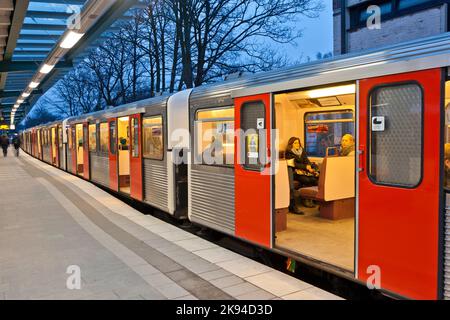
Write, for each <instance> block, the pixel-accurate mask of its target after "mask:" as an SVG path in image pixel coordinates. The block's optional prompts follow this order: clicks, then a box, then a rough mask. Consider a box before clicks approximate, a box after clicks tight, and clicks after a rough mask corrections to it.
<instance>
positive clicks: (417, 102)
mask: <svg viewBox="0 0 450 320" xmlns="http://www.w3.org/2000/svg"><path fill="white" fill-rule="evenodd" d="M422 103H423V102H422V90H421V88H420V87H419V85H417V84H402V85H392V86H384V87H379V88H376V89H375V90H374V91H373V93H372V94H371V97H370V119H369V121H371V126H370V131H371V133H370V144H369V145H370V151H369V156H370V158H369V173H370V176H371V178H372V179H373V180H374V182H377V183H382V184H391V185H399V186H406V187H414V186H416V185H417V184H418V183H419V182H420V180H421V175H422Z"/></svg>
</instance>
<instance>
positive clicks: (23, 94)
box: [22, 92, 30, 98]
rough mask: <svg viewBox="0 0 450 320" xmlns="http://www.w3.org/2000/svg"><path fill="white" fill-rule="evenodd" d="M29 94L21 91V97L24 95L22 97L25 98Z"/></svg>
mask: <svg viewBox="0 0 450 320" xmlns="http://www.w3.org/2000/svg"><path fill="white" fill-rule="evenodd" d="M29 96H30V93H27V92H24V93H22V97H24V98H27V97H29Z"/></svg>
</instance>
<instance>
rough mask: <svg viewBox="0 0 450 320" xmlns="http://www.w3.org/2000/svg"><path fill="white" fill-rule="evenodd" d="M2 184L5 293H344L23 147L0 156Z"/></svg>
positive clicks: (0, 254) (250, 296) (0, 291)
mask: <svg viewBox="0 0 450 320" xmlns="http://www.w3.org/2000/svg"><path fill="white" fill-rule="evenodd" d="M0 188H1V189H0V190H1V191H0V195H1V197H0V199H1V203H0V299H51V300H54V299H58V300H59V299H102V300H103V299H105V300H111V299H133V300H134V299H150V300H159V299H185V300H197V299H200V300H210V299H214V300H216V299H220V300H228V299H246V300H269V299H299V300H306V299H307V300H319V299H341V298H340V297H338V296H336V295H333V294H330V293H328V292H326V291H323V290H321V289H319V288H316V287H314V286H312V285H310V284H308V283H306V282H303V281H301V280H298V279H296V278H294V277H291V276H289V275H287V274H284V273H282V272H279V271H277V270H274V269H272V268H269V267H268V266H265V265H263V264H260V263H258V262H255V261H253V260H251V259H248V258H246V257H243V256H241V255H239V254H237V253H234V252H232V251H230V250H227V249H225V248H222V247H219V246H217V245H216V244H214V243H211V242H208V241H206V240H204V239H202V238H199V237H197V236H196V235H193V234H191V233H189V232H186V231H184V230H182V229H179V228H177V227H176V226H173V225H171V224H167V223H166V222H164V221H162V220H160V219H157V218H155V217H153V216H151V215H144V214H143V213H141V212H139V211H137V210H135V209H133V208H131V207H130V206H128V205H127V204H125V203H124V202H122V201H120V200H119V199H117V198H115V197H114V196H112V195H110V194H108V193H107V192H105V191H103V190H102V189H100V188H98V187H96V186H95V185H93V184H91V183H89V182H87V181H85V180H82V179H80V178H78V177H75V176H73V175H71V174H68V173H65V172H63V171H61V170H59V169H57V168H54V167H52V166H50V165H48V164H45V163H43V162H41V161H39V160H36V159H34V158H32V157H31V156H29V155H27V154H25V153H24V152H21V154H20V156H19V157H18V158H16V157H14V156H13V154H12V150H11V149H10V152H9V155H8V157H6V158H3V157H2V158H0ZM70 266H72V268H73V266H75V267H76V268H78V269H77V270H79V275H80V276H81V283H80V287H79V289H76V288H75V289H73V287H72V289H69V287H70V285H69V286H68V282H70V281H71V280H73V275H74V273H72V271H70V270H73V269H71V267H70Z"/></svg>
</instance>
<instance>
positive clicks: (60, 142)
mask: <svg viewBox="0 0 450 320" xmlns="http://www.w3.org/2000/svg"><path fill="white" fill-rule="evenodd" d="M63 146H64V144H63V129H62V126H58V160H57V162H56V165H57V166H58V167H59V168H63V167H64V166H63V162H64V161H63V158H64V150H63Z"/></svg>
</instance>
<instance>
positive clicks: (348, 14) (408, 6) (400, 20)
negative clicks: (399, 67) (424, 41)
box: [333, 0, 450, 55]
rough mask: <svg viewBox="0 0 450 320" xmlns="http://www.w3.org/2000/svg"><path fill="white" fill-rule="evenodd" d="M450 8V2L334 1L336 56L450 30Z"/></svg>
mask: <svg viewBox="0 0 450 320" xmlns="http://www.w3.org/2000/svg"><path fill="white" fill-rule="evenodd" d="M374 5H375V6H377V7H373V6H374ZM449 9H450V1H449V0H333V23H334V48H333V49H334V50H333V51H334V55H339V54H344V53H349V52H358V51H362V50H365V49H371V48H378V47H382V46H385V45H390V44H395V43H400V42H404V41H408V40H413V39H417V38H423V37H428V36H432V35H436V34H439V33H443V32H447V31H450V29H449V17H450V14H449V13H450V10H449ZM375 10H376V11H375ZM377 19H378V20H377ZM377 22H379V23H378V24H377Z"/></svg>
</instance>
